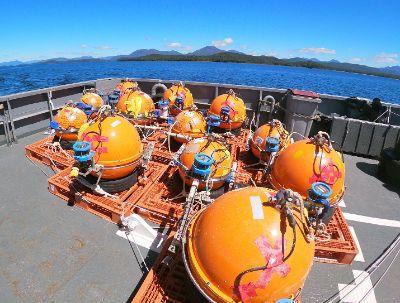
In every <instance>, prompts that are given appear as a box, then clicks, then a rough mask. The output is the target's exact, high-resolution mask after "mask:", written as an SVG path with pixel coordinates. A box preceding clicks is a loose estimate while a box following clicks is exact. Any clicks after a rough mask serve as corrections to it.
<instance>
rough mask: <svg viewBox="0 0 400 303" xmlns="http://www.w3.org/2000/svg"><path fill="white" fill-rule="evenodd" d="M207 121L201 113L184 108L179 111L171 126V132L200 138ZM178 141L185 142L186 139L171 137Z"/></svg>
mask: <svg viewBox="0 0 400 303" xmlns="http://www.w3.org/2000/svg"><path fill="white" fill-rule="evenodd" d="M206 126H207V122H206V120H205V119H204V117H203V114H202V113H200V112H197V111H191V110H184V111H182V112H180V113H179V114H178V115H177V116H176V118H175V122H174V124H173V127H172V130H171V131H172V132H173V133H175V134H181V135H185V136H188V137H190V138H201V137H204V135H205V133H206ZM173 138H174V139H175V140H176V141H178V142H182V143H184V142H187V141H188V140H185V139H181V138H177V137H173Z"/></svg>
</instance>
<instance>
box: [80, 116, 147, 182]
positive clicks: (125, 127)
mask: <svg viewBox="0 0 400 303" xmlns="http://www.w3.org/2000/svg"><path fill="white" fill-rule="evenodd" d="M79 140H80V141H86V142H90V143H91V149H92V150H93V151H95V154H94V156H93V162H94V163H95V164H97V165H102V166H103V168H102V170H101V179H106V180H111V179H112V180H114V179H120V178H122V177H124V176H127V175H129V174H130V173H132V172H133V170H134V169H135V168H136V167H138V165H139V164H140V163H139V162H140V158H141V157H142V154H143V144H142V142H141V141H140V137H139V133H138V131H137V130H136V128H135V127H134V126H133V125H132V124H131V123H130V122H129V121H128V120H127V119H125V118H123V117H121V116H107V117H105V118H103V117H101V119H100V118H99V119H97V120H96V121H95V122H94V123H92V124H91V125H89V126H88V127H87V128H86V129H84V130H83V132H82V133H81V134H80V138H79ZM92 175H95V176H96V175H97V174H96V173H94V172H93V173H92Z"/></svg>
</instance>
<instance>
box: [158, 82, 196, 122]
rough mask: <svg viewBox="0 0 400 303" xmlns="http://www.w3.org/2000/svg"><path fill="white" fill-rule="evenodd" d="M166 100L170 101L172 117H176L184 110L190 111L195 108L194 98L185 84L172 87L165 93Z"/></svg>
mask: <svg viewBox="0 0 400 303" xmlns="http://www.w3.org/2000/svg"><path fill="white" fill-rule="evenodd" d="M164 100H168V101H169V110H170V113H171V115H173V116H176V115H178V114H179V113H180V112H181V111H182V110H185V109H190V108H191V107H192V106H193V104H194V103H193V96H192V93H191V92H190V90H189V89H188V88H187V87H185V86H183V84H178V85H172V86H171V87H170V88H169V89H167V90H166V91H165V92H164Z"/></svg>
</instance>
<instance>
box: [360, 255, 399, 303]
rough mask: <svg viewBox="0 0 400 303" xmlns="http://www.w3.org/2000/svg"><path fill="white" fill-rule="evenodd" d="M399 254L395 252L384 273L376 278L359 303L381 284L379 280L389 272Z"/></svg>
mask: <svg viewBox="0 0 400 303" xmlns="http://www.w3.org/2000/svg"><path fill="white" fill-rule="evenodd" d="M399 253H400V249H399V250H398V251H397V253H396V255H395V256H394V258H393V259H392V261H391V262H390V264H389V265H388V267H387V268H386V269H385V271H384V272H383V274H382V275H381V276H380V277H379V278H378V280H377V281H376V282H375V283H374V284H373V285H372V287H371V288H370V289H369V290H368V292H367V293H366V294H365V295H364V297H362V298H361V301H360V303H362V302H364V300H365V299H366V298H367V297H368V295H369V294H370V293H371V291H372V290H373V289H374V288H375V287H376V286H377V285H378V284H379V283H380V282H381V280H382V279H383V277H384V276H385V275H386V273H387V272H388V271H389V269H390V267H392V265H393V263H394V261H395V260H396V258H397V257H398V255H399Z"/></svg>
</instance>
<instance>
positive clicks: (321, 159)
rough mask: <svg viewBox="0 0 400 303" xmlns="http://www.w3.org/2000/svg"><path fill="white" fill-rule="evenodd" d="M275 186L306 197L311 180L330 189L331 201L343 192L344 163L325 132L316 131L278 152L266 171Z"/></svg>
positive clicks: (334, 202) (335, 201)
mask: <svg viewBox="0 0 400 303" xmlns="http://www.w3.org/2000/svg"><path fill="white" fill-rule="evenodd" d="M268 178H269V180H270V183H271V185H272V186H273V187H274V188H275V189H284V188H290V189H292V190H294V191H296V192H298V193H299V194H300V195H301V196H302V197H303V199H306V198H307V197H308V194H309V190H310V189H311V186H312V184H313V183H315V182H324V183H326V184H328V185H329V186H330V187H331V189H332V195H331V197H330V203H331V205H334V204H336V203H337V202H339V200H340V199H341V198H342V196H343V194H344V189H345V188H344V180H345V165H344V162H343V159H342V156H341V154H340V153H338V152H337V151H335V150H334V148H333V147H332V145H331V142H330V138H329V135H328V134H326V133H323V132H319V133H318V134H317V135H316V136H315V137H314V138H311V139H304V140H299V141H297V142H295V143H293V144H291V145H289V146H288V147H287V148H286V149H284V150H283V151H281V152H280V153H279V156H278V157H277V158H276V159H275V162H274V164H273V165H272V170H271V172H270V173H269V175H268Z"/></svg>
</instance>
